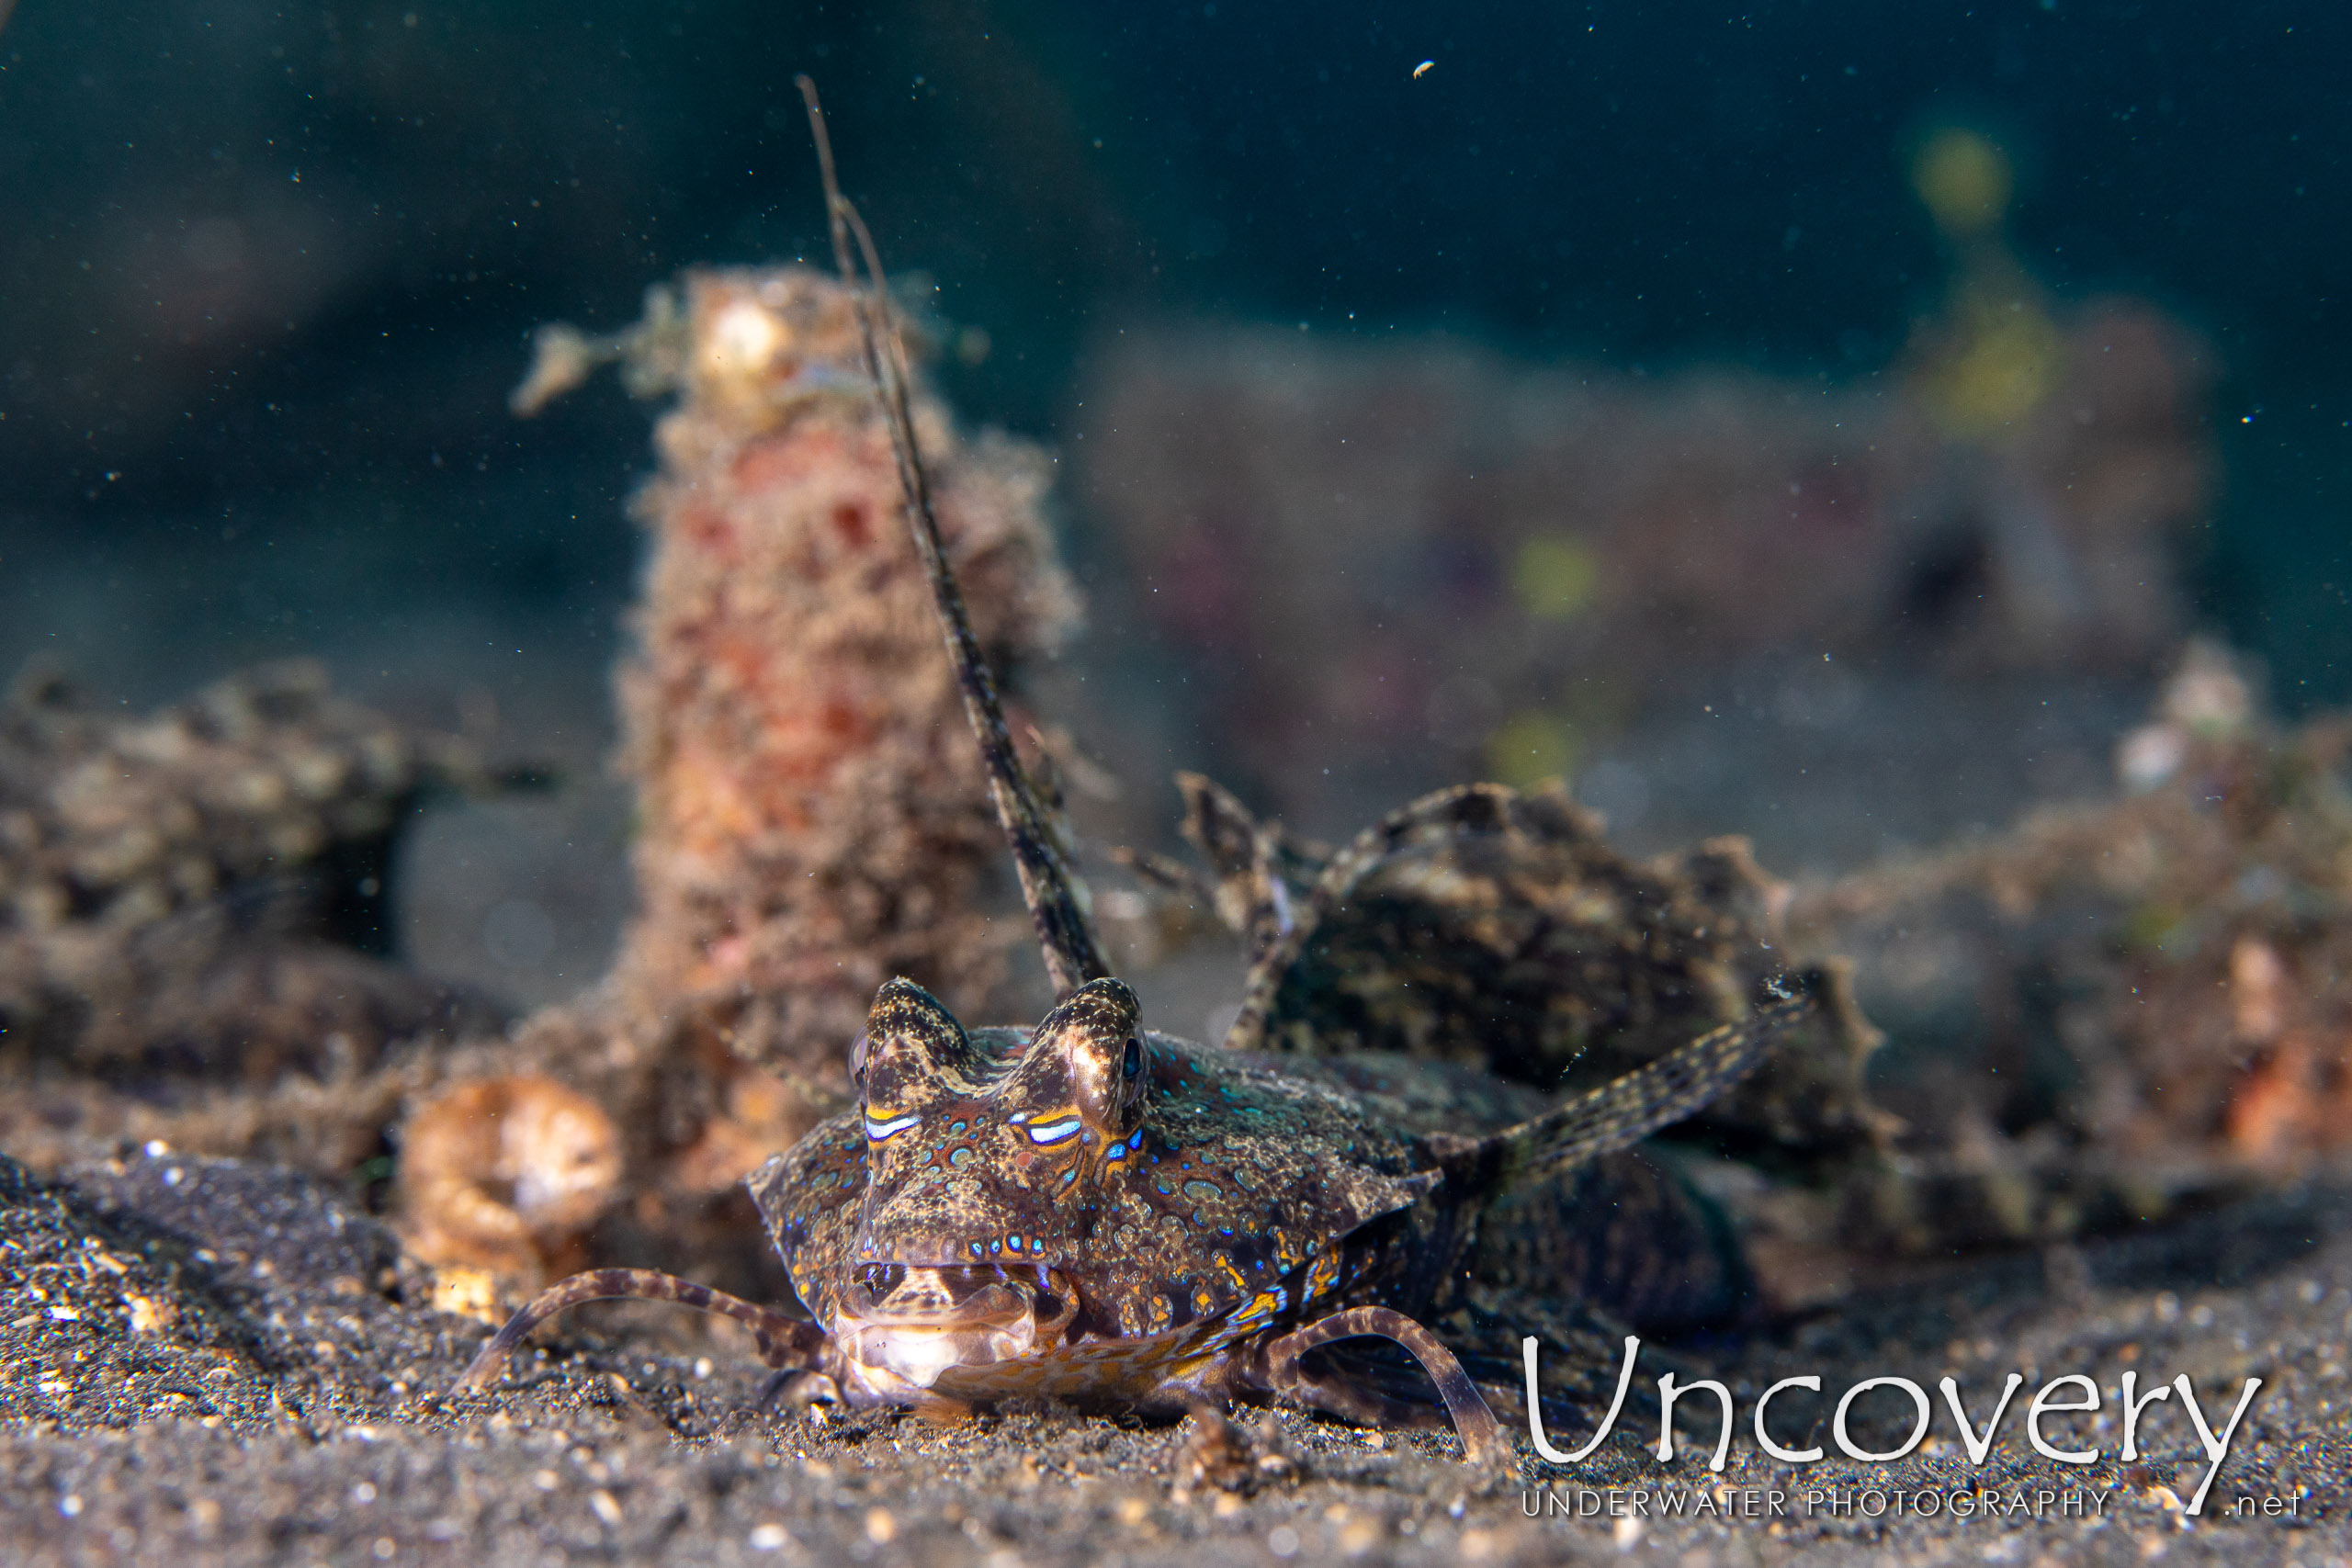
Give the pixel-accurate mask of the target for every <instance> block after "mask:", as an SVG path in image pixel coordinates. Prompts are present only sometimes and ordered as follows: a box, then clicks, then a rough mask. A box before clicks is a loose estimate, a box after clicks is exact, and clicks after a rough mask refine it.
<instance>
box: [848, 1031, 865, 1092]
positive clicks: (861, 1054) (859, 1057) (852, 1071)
mask: <svg viewBox="0 0 2352 1568" xmlns="http://www.w3.org/2000/svg"><path fill="white" fill-rule="evenodd" d="M849 1077H850V1082H852V1083H854V1084H855V1085H857V1087H858V1088H860V1089H864V1088H865V1031H863V1030H860V1031H859V1032H858V1036H857V1038H856V1039H854V1040H853V1041H851V1042H850V1045H849Z"/></svg>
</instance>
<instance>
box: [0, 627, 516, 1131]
mask: <svg viewBox="0 0 2352 1568" xmlns="http://www.w3.org/2000/svg"><path fill="white" fill-rule="evenodd" d="M494 782H495V781H494V779H493V777H492V774H491V773H490V772H489V771H488V770H486V769H485V768H484V767H483V765H482V764H481V761H479V760H478V759H476V758H475V757H474V755H473V754H472V752H471V751H470V750H469V749H468V748H467V747H465V746H464V745H463V744H461V743H459V742H458V741H456V740H454V739H447V738H441V737H434V736H425V735H419V734H415V733H413V732H411V731H410V730H408V729H406V728H402V727H401V726H400V725H398V724H396V723H394V722H393V721H391V720H390V719H387V718H385V717H383V716H380V715H378V714H375V713H371V712H369V711H368V710H367V709H365V708H363V707H361V706H359V705H356V704H354V703H351V702H349V701H347V700H345V699H343V698H339V697H337V696H335V695H334V694H333V693H332V692H331V691H330V690H329V689H328V686H327V682H326V677H325V675H324V672H323V671H322V670H320V669H319V668H318V667H317V666H316V665H312V664H307V663H296V664H286V665H277V666H271V667H266V668H264V669H259V670H255V671H250V672H248V673H245V674H243V675H240V676H236V677H232V678H231V679H229V680H226V681H222V682H219V683H217V684H215V685H213V686H210V687H209V688H207V689H206V690H204V691H203V692H201V693H199V694H197V695H196V696H195V697H193V698H191V699H190V700H188V701H187V702H185V703H182V704H179V705H175V706H173V707H170V708H166V709H164V710H163V711H162V712H160V713H156V714H153V715H152V716H139V717H126V716H117V715H111V714H105V713H100V712H96V711H93V710H91V709H88V708H86V707H85V706H82V705H78V704H77V702H76V701H75V700H74V696H73V694H72V692H71V689H70V688H69V687H68V686H67V685H66V684H65V683H64V682H62V681H61V680H59V679H57V678H55V677H53V676H48V675H43V674H40V673H35V674H32V675H29V676H28V677H27V678H26V679H25V680H24V681H22V682H19V685H18V687H17V690H16V691H15V693H14V694H12V695H11V696H10V697H9V699H8V700H7V703H6V707H5V710H0V1043H5V1046H6V1050H5V1053H0V1071H5V1072H6V1075H7V1077H8V1078H9V1080H10V1088H9V1089H8V1092H7V1093H6V1094H5V1095H0V1104H5V1106H6V1110H5V1111H0V1137H5V1139H6V1144H7V1146H8V1147H9V1148H10V1149H11V1150H12V1151H13V1152H14V1153H16V1154H17V1155H18V1156H20V1157H24V1158H28V1159H33V1160H35V1161H36V1162H39V1163H53V1162H54V1159H55V1158H56V1157H58V1156H61V1155H62V1153H63V1152H64V1150H65V1147H66V1145H68V1144H70V1143H72V1142H73V1141H74V1140H75V1139H89V1138H107V1137H126V1136H128V1137H139V1138H144V1137H169V1138H172V1139H174V1140H175V1141H178V1140H185V1141H186V1142H187V1143H188V1145H190V1146H191V1147H195V1148H199V1149H213V1150H216V1151H218V1152H237V1153H244V1152H266V1153H269V1154H271V1155H272V1156H275V1157H279V1158H285V1159H290V1160H292V1161H293V1162H294V1163H297V1164H300V1165H302V1166H304V1167H306V1168H311V1169H324V1170H331V1171H332V1172H333V1174H334V1175H337V1176H345V1175H347V1174H348V1173H349V1171H350V1168H351V1166H352V1165H353V1164H356V1163H357V1161H358V1160H359V1159H362V1158H365V1157H368V1156H369V1155H372V1154H373V1153H375V1152H377V1150H378V1149H379V1148H380V1146H381V1145H380V1137H381V1130H382V1127H383V1125H384V1122H385V1121H386V1120H387V1119H388V1117H389V1115H390V1112H391V1111H392V1110H393V1109H394V1108H395V1107H396V1106H397V1104H398V1102H399V1099H400V1095H401V1089H400V1088H399V1087H398V1085H399V1083H400V1082H401V1076H402V1071H403V1069H402V1067H401V1066H400V1065H399V1064H396V1063H394V1062H392V1061H390V1055H391V1048H392V1047H393V1046H394V1045H395V1044H397V1043H401V1042H405V1041H410V1040H413V1039H415V1038H417V1037H420V1036H424V1035H436V1036H442V1037H454V1036H455V1035H457V1034H458V1033H460V1032H466V1031H469V1030H473V1031H479V1030H481V1029H483V1028H486V1027H490V1026H492V1025H493V1024H494V1023H495V1021H496V1020H497V1016H498V1015H497V1012H496V1010H495V1009H494V1008H493V1007H492V1006H491V1005H490V1004H488V1003H487V1002H485V1001H483V1000H481V999H479V998H471V997H469V996H465V995H462V994H458V993H454V992H452V991H450V990H449V989H448V988H447V987H441V986H437V985H435V984H433V983H431V982H429V981H427V980H425V979H424V978H423V977H421V976H417V975H415V974H413V972H411V971H408V970H405V969H403V968H401V967H400V966H398V965H397V964H392V963H390V962H388V961H387V960H386V958H385V956H384V948H385V946H386V942H385V941H384V937H383V934H382V927H381V909H382V907H383V903H384V897H385V891H384V890H385V879H386V875H387V871H388V867H389V865H390V856H391V852H392V848H393V844H394V842H395V840H396V839H397V836H398V834H399V832H400V830H401V827H402V826H403V824H404V823H405V822H406V821H407V820H409V819H410V818H413V814H414V813H415V811H416V809H417V807H418V804H419V802H420V801H421V799H422V798H423V797H424V795H427V794H428V793H430V792H432V791H435V790H440V789H460V788H464V789H471V788H481V787H485V786H487V785H489V784H492V783H494ZM330 1086H334V1087H330Z"/></svg>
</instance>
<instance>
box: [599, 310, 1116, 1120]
mask: <svg viewBox="0 0 2352 1568" xmlns="http://www.w3.org/2000/svg"><path fill="white" fill-rule="evenodd" d="M684 293H685V301H684V335H683V341H682V342H681V343H679V344H676V345H674V346H671V347H667V348H663V349H659V350H655V349H650V348H649V349H644V350H640V351H639V354H638V355H636V357H637V358H638V359H639V361H640V362H642V361H643V360H644V359H645V358H646V357H647V356H648V355H651V354H656V353H659V354H662V355H674V356H675V357H674V358H673V360H672V363H673V364H674V366H675V367H676V368H675V371H674V374H675V378H676V380H677V382H678V384H679V385H680V386H681V388H682V389H683V390H684V394H685V396H684V400H683V401H682V402H681V403H680V405H679V406H678V407H677V408H676V409H675V410H673V412H671V413H669V414H668V415H666V416H665V417H664V418H663V419H662V423H661V427H660V429H659V431H658V433H657V435H656V442H657V445H658V446H659V448H660V451H661V454H662V471H661V473H660V475H659V477H657V478H656V479H655V480H654V481H653V482H652V483H651V484H650V485H649V486H648V487H647V488H646V490H645V491H644V493H643V494H642V495H641V496H640V497H639V503H638V514H639V518H640V519H641V520H642V521H643V522H644V523H645V525H647V527H648V528H649V529H650V531H651V533H652V536H653V538H652V557H651V559H650V563H649V565H648V569H647V573H646V580H645V593H644V599H643V603H642V604H641V607H640V609H639V614H638V622H637V625H638V631H639V652H638V653H637V655H636V657H635V658H634V659H632V660H630V661H629V663H628V665H627V666H626V667H625V669H624V670H623V671H622V673H621V678H620V680H621V701H622V715H623V723H624V727H625V732H626V741H625V750H624V766H625V767H626V768H627V770H628V773H629V774H630V775H631V776H632V777H633V778H634V779H635V780H636V782H637V785H638V789H639V801H640V827H639V840H638V844H637V852H636V868H637V875H638V886H639V909H638V915H637V918H636V919H635V920H634V921H633V922H632V924H631V925H630V927H629V931H628V937H627V939H626V942H625V944H624V948H623V952H622V957H621V962H620V964H619V967H618V971H617V977H618V979H619V983H620V988H621V994H622V997H623V998H624V1002H625V1005H627V1006H628V1007H629V1008H631V1009H632V1010H641V1011H645V1012H650V1013H653V1014H658V1015H660V1016H661V1017H662V1019H664V1020H665V1021H670V1022H672V1023H673V1024H675V1023H684V1024H687V1025H688V1026H691V1027H708V1028H711V1029H715V1030H717V1031H718V1032H720V1034H721V1035H722V1037H724V1038H727V1039H728V1040H729V1043H731V1044H732V1045H733V1046H734V1048H735V1049H736V1050H737V1051H738V1052H739V1053H740V1054H743V1055H749V1056H751V1057H752V1058H753V1059H756V1060H761V1061H763V1062H766V1063H769V1064H772V1065H775V1066H779V1067H781V1068H784V1069H786V1071H790V1072H802V1073H806V1072H810V1071H817V1070H821V1069H822V1068H823V1067H825V1066H830V1065H831V1064H832V1063H833V1062H835V1061H836V1060H838V1058H839V1057H840V1055H841V1054H842V1052H843V1050H844V1049H845V1048H846V1046H847V1044H848V1043H849V1041H850V1040H851V1038H852V1037H853V1036H854V1035H855V1034H856V1032H857V1030H858V1027H859V1025H860V1023H861V1022H862V1021H863V1020H864V1018H865V1010H866V1007H867V1005H868V1004H869V1003H870V1002H871V1001H872V1000H873V997H874V992H875V989H876V987H878V986H879V985H880V984H881V983H882V982H883V981H884V980H886V979H888V978H889V977H890V976H892V975H894V974H905V975H910V976H915V977H917V978H918V979H920V980H922V982H923V983H924V984H925V985H927V986H930V987H933V988H934V989H936V990H938V991H939V992H941V994H943V995H945V996H949V997H952V998H956V999H957V1005H959V1006H965V1007H967V1008H968V1007H973V1006H978V1005H981V1004H984V1003H985V1002H986V1000H987V999H988V998H989V993H990V992H991V991H993V990H994V989H995V988H996V987H997V986H998V985H999V984H1000V982H1001V979H1002V976H1003V974H1004V958H1005V951H1006V946H1007V942H1008V940H1009V939H1012V938H1016V937H1018V936H1020V935H1021V934H1023V929H1024V928H1023V926H1022V925H1021V924H1020V923H1018V922H999V921H997V920H995V919H992V918H991V916H990V915H989V913H988V912H987V910H986V908H984V904H985V902H986V899H985V897H984V889H983V885H984V883H986V882H987V881H988V880H989V878H990V877H991V875H992V874H993V873H994V869H995V866H996V863H997V862H998V860H999V859H1000V858H1001V845H1000V842H999V839H998V834H997V829H996V824H995V822H994V820H993V818H991V817H990V816H989V806H988V792H987V786H986V783H985V781H984V780H983V779H982V778H981V777H980V773H979V769H978V762H977V761H976V759H975V757H974V755H973V750H972V744H971V738H970V736H969V735H968V734H967V732H966V728H965V725H964V716H963V710H962V708H961V705H960V701H959V698H958V695H957V692H956V682H955V675H954V671H953V670H952V669H951V668H950V667H949V664H948V661H947V660H946V659H945V658H944V656H943V655H942V654H941V651H940V647H939V633H938V629H937V626H936V624H935V622H934V620H933V609H932V604H931V592H930V588H929V585H928V584H927V582H926V581H925V580H924V577H923V574H922V570H921V568H920V566H919V565H918V563H917V561H916V559H915V557H914V553H913V550H912V549H911V547H910V545H909V544H908V540H907V534H906V529H905V525H904V524H903V522H902V520H901V517H900V510H901V504H902V503H901V501H900V495H899V478H898V471H897V468H896V467H895V466H894V463H893V459H892V457H891V451H890V443H889V436H888V431H887V430H886V428H885V427H884V425H883V423H882V422H881V420H880V419H879V417H878V416H877V414H876V412H875V409H874V404H873V398H872V393H871V389H870V388H869V387H868V386H867V384H866V383H865V378H864V376H863V374H862V371H861V369H860V361H859V351H858V346H857V339H856V336H855V317H854V313H853V309H852V303H851V299H850V297H849V295H848V294H847V293H846V291H845V290H843V289H842V288H841V286H840V285H838V284H836V283H834V282H831V280H829V279H826V278H823V277H821V276H818V275H817V274H814V273H811V272H809V271H805V270H802V269H799V268H785V269H778V270H774V271H765V272H759V271H727V272H702V273H695V274H692V275H690V276H688V277H687V279H686V281H685V286H684ZM917 417H918V419H919V420H920V421H921V422H922V425H923V430H922V440H923V445H924V449H925V451H926V453H928V454H930V455H931V457H932V462H933V468H934V470H935V483H936V486H937V491H938V495H937V501H938V510H939V518H940V525H941V530H942V533H943V535H944V544H945V547H946V549H947V551H948V554H949V556H950V558H952V560H953V562H954V565H955V569H956V572H957V573H958V574H959V575H960V577H961V578H962V580H963V582H964V584H965V589H966V592H967V595H968V596H969V599H970V604H971V613H972V616H973V620H974V622H975V626H976V629H977V630H978V635H979V637H980V638H981V639H982V642H983V644H984V645H985V646H986V648H987V650H988V654H989V658H990V659H991V660H996V661H997V662H998V663H999V665H1000V667H1002V666H1004V665H1007V664H1011V665H1018V664H1019V663H1020V662H1021V661H1022V660H1023V659H1024V658H1028V657H1031V656H1034V655H1035V654H1036V653H1038V652H1040V651H1042V650H1044V649H1046V647H1047V646H1048V645H1049V644H1050V643H1051V642H1052V640H1053V639H1054V638H1055V637H1056V636H1057V634H1058V633H1059V632H1060V631H1061V630H1062V629H1063V628H1064V627H1065V626H1067V625H1068V624H1069V621H1070V620H1071V618H1072V615H1073V602H1072V599H1071V596H1070V593H1069V589H1068V586H1067V584H1066V583H1065V581H1064V580H1063V578H1062V576H1061V574H1060V572H1059V571H1058V570H1057V568H1056V567H1055V565H1054V563H1053V558H1052V554H1051V550H1050V547H1049V545H1048V542H1047V538H1046V531H1045V528H1044V526H1043V525H1042V523H1041V522H1040V520H1039V503H1040V501H1041V498H1042V496H1043V493H1044V491H1045V486H1046V462H1045V459H1044V458H1043V457H1042V455H1041V454H1039V453H1038V452H1037V451H1036V450H1035V448H1034V447H1029V446H1021V445H1018V444H1016V443H1013V442H1012V441H1009V440H1005V439H1002V438H995V437H984V438H982V439H980V440H978V441H973V442H967V441H965V440H963V439H961V438H959V436H958V435H957V434H956V431H955V430H954V428H953V426H952V424H951V423H950V422H949V421H948V418H947V416H946V414H945V412H944V411H943V410H942V409H941V407H940V406H939V404H938V403H937V402H936V401H935V400H930V399H928V398H925V399H923V400H922V401H920V402H919V404H918V406H917Z"/></svg>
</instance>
